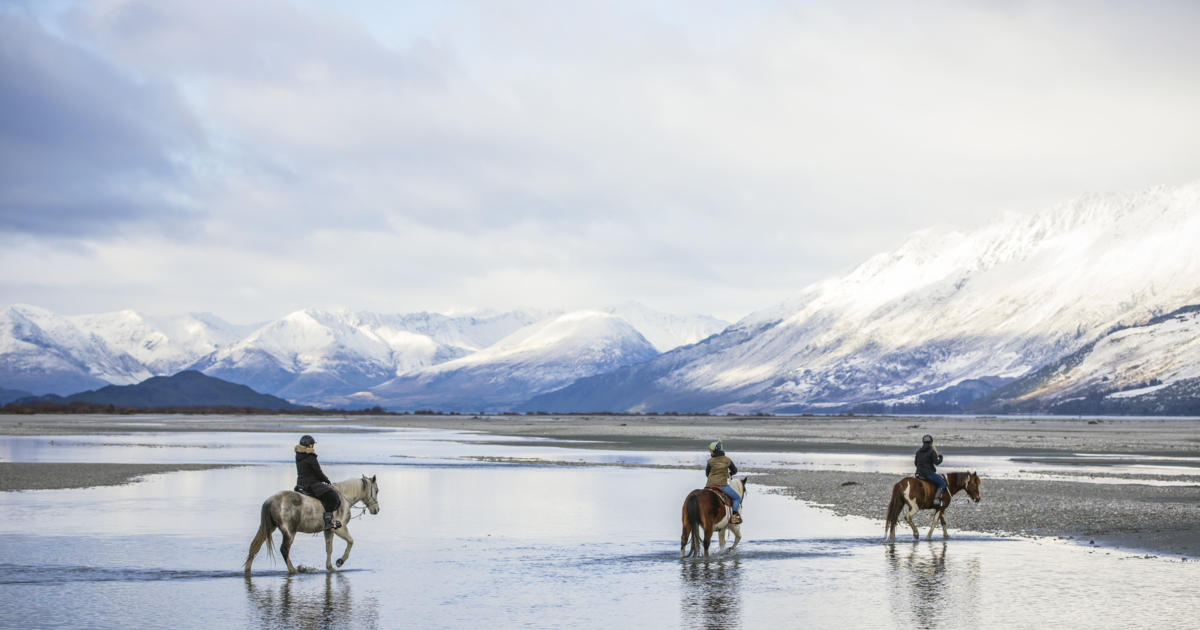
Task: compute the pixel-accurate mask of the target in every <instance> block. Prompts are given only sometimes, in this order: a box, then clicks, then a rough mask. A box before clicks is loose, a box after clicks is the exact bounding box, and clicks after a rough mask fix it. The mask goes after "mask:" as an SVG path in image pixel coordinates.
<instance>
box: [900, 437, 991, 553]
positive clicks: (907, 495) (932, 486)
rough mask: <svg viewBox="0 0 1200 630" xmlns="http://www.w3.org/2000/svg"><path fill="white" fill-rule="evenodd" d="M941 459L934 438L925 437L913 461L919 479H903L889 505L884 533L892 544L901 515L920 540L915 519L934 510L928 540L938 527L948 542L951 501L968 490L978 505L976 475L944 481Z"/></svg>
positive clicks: (961, 474) (960, 474)
mask: <svg viewBox="0 0 1200 630" xmlns="http://www.w3.org/2000/svg"><path fill="white" fill-rule="evenodd" d="M942 459H943V458H942V455H941V453H938V452H937V449H935V448H934V447H933V436H932V435H926V436H924V437H922V438H921V448H920V449H919V450H918V451H917V454H916V456H914V458H913V460H914V463H915V464H916V467H917V473H916V475H915V476H913V477H908V478H905V479H901V480H900V481H897V482H896V484H895V485H893V486H892V499H891V501H890V502H889V503H888V509H887V519H886V521H885V524H884V533H885V534H886V535H887V540H888V541H889V542H891V541H895V540H896V524H897V523H898V522H899V520H900V517H901V516H902V515H903V517H904V521H905V522H906V523H908V526H909V527H911V528H912V532H913V538H919V537H920V534H919V533H918V532H917V525H916V523H913V520H912V516H913V514H914V513H916V512H918V511H920V510H925V509H933V510H934V515H933V523H932V524H930V526H929V534H928V535H927V536H926V538H933V530H934V528H936V527H937V525H938V523H941V525H942V536H944V537H946V538H949V537H950V533H949V532H948V531H946V508H948V507H950V499H951V497H953V496H954V495H955V494H956V493H957V492H958V491H959V490H965V491H966V492H967V496H969V497H971V500H973V501H975V502H976V503H979V498H980V497H979V486H980V481H979V475H977V474H975V473H974V472H969V473H967V472H952V473H948V474H947V475H946V477H945V478H944V479H943V478H942V476H941V475H939V474H937V465H938V464H940V463H942ZM943 497H945V498H944V500H943Z"/></svg>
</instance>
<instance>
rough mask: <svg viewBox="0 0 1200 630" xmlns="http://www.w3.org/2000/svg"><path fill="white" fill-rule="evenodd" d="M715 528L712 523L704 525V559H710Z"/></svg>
mask: <svg viewBox="0 0 1200 630" xmlns="http://www.w3.org/2000/svg"><path fill="white" fill-rule="evenodd" d="M712 535H713V527H712V523H705V524H704V557H705V558H707V557H708V546H709V545H711V544H712Z"/></svg>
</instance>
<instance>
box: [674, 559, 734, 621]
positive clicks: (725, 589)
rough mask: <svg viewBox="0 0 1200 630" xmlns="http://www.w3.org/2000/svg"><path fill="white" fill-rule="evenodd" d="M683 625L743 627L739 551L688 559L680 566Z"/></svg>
mask: <svg viewBox="0 0 1200 630" xmlns="http://www.w3.org/2000/svg"><path fill="white" fill-rule="evenodd" d="M679 582H680V589H679V592H680V603H679V625H680V626H681V627H684V628H740V627H741V625H742V599H741V584H742V571H741V560H740V559H739V558H738V557H737V556H736V555H731V556H728V557H724V558H720V559H715V560H697V561H694V562H691V561H684V562H683V563H682V564H681V565H680V568H679Z"/></svg>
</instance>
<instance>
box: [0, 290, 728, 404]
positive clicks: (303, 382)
mask: <svg viewBox="0 0 1200 630" xmlns="http://www.w3.org/2000/svg"><path fill="white" fill-rule="evenodd" d="M727 325H728V322H724V321H721V320H718V319H715V318H712V317H706V316H679V315H670V314H666V313H659V312H657V311H654V310H652V309H649V308H646V307H644V306H641V305H638V304H625V305H621V306H616V307H610V308H607V309H604V310H603V311H580V312H575V313H562V312H546V311H511V312H506V313H481V314H472V315H460V316H448V315H441V314H437V313H409V314H394V315H389V314H379V313H369V312H356V311H351V310H348V309H340V310H323V309H304V310H301V311H296V312H294V313H291V314H289V315H287V316H285V317H283V318H281V319H279V320H276V321H273V322H268V323H265V324H257V325H249V326H238V325H234V324H230V323H228V322H225V321H223V320H221V319H220V318H219V317H217V316H215V315H211V314H208V313H200V314H188V315H182V316H173V317H150V316H147V315H143V314H140V313H137V312H134V311H120V312H116V313H104V314H98V315H79V316H64V315H59V314H56V313H53V312H51V311H48V310H46V309H42V308H38V307H35V306H29V305H15V306H11V307H9V308H6V309H4V310H3V311H0V388H6V389H11V390H14V393H13V394H11V395H8V394H3V392H0V394H3V395H4V396H6V397H9V398H11V399H16V398H20V397H22V396H23V395H29V394H28V393H29V392H32V393H34V394H45V393H53V394H70V393H73V392H78V391H80V390H85V389H96V388H99V387H103V386H104V385H108V384H118V385H123V384H132V383H139V382H141V381H144V380H145V379H148V378H150V377H152V376H163V375H170V374H174V373H176V372H178V371H181V370H185V369H189V370H196V371H200V372H203V373H204V374H207V375H209V376H214V377H218V378H222V379H224V380H228V381H231V382H235V383H241V384H245V385H248V386H250V387H252V388H254V389H255V390H257V391H261V392H266V393H270V394H273V395H276V396H280V397H283V398H287V399H289V400H291V401H293V402H296V403H299V404H308V405H317V406H323V407H330V406H342V405H357V406H362V407H373V406H376V405H380V404H382V405H392V406H394V407H395V408H398V409H409V408H411V407H409V405H415V406H417V407H423V408H434V409H438V410H463V411H480V410H484V409H486V410H503V409H505V408H507V406H508V405H511V404H515V403H517V402H521V401H523V400H526V399H528V398H529V397H530V396H532V395H534V394H537V393H541V392H543V391H549V390H551V389H557V388H559V387H563V386H565V385H568V384H570V383H571V382H573V381H574V380H576V379H578V378H580V377H583V376H590V375H592V374H596V373H599V372H602V371H607V370H609V369H613V368H615V367H619V366H622V365H627V364H629V363H631V362H640V361H645V360H647V359H649V358H652V357H654V356H657V355H658V354H659V353H660V352H661V351H664V350H670V349H672V348H674V347H676V346H678V345H680V344H686V343H691V342H694V341H697V340H699V339H701V338H703V337H706V336H709V335H711V334H713V333H715V332H718V331H719V330H721V329H722V328H724V327H725V326H727ZM457 360H461V361H458V362H456V361H457ZM444 364H446V365H445V367H440V366H443V365H444ZM514 366H517V367H519V369H517V370H515V371H514V369H513V368H514ZM498 375H499V376H498ZM508 377H511V378H508ZM414 381H422V382H436V383H438V384H440V386H439V385H431V386H430V387H428V388H427V391H425V392H413V391H410V390H411V387H410V388H408V389H406V385H405V384H406V383H411V382H414ZM476 381H478V382H476ZM376 388H379V389H376ZM460 389H461V391H462V392H463V394H462V395H461V396H460V395H457V394H456V393H455V392H456V391H459V390H460Z"/></svg>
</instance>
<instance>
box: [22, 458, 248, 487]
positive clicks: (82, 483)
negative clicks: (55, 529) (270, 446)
mask: <svg viewBox="0 0 1200 630" xmlns="http://www.w3.org/2000/svg"><path fill="white" fill-rule="evenodd" d="M233 467H234V466H232V465H229V464H81V463H52V462H0V492H21V491H24V490H68V489H79V488H98V487H102V486H121V485H125V484H128V483H134V482H137V481H139V480H140V479H141V478H142V477H145V476H147V475H158V474H162V473H169V472H180V471H185V470H213V469H216V468H233Z"/></svg>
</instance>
